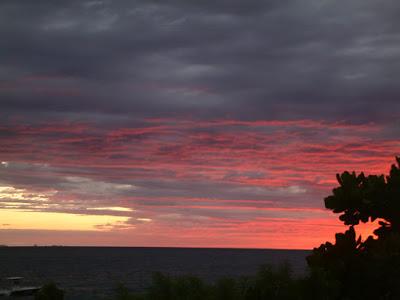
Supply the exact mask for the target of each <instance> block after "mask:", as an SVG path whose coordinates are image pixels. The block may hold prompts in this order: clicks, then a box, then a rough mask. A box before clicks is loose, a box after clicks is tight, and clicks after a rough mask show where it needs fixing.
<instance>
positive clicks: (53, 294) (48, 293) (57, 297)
mask: <svg viewBox="0 0 400 300" xmlns="http://www.w3.org/2000/svg"><path fill="white" fill-rule="evenodd" d="M63 299H64V291H63V290H61V289H59V288H58V287H57V286H56V284H55V283H48V284H45V285H44V286H42V288H41V289H40V290H39V292H37V293H36V295H35V300H63Z"/></svg>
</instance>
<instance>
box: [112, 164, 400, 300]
mask: <svg viewBox="0 0 400 300" xmlns="http://www.w3.org/2000/svg"><path fill="white" fill-rule="evenodd" d="M396 159H397V165H392V168H391V171H390V174H389V176H386V177H385V176H384V175H380V176H377V175H369V176H365V175H364V174H363V173H361V174H359V175H357V174H356V173H354V172H353V173H349V172H344V173H342V174H341V175H337V180H338V182H339V187H337V188H335V189H334V190H333V194H332V195H331V196H328V197H327V198H325V206H326V208H328V209H330V210H332V211H333V212H334V213H339V214H341V215H340V216H339V219H340V220H341V221H342V222H344V224H345V225H348V226H349V228H348V230H346V232H344V233H337V234H336V241H335V244H332V243H329V242H326V243H325V244H322V245H321V246H320V247H318V248H314V250H313V253H312V254H311V255H310V256H309V257H307V262H308V266H309V272H308V274H307V275H306V276H304V277H302V278H295V277H293V276H292V275H291V272H290V268H289V267H288V266H287V265H284V266H281V267H278V268H272V267H268V266H265V267H262V268H261V269H260V270H259V272H258V273H257V274H256V275H255V276H254V277H246V278H240V279H232V278H225V279H221V280H219V281H218V282H216V283H214V284H206V283H204V282H203V281H202V280H200V279H198V278H196V277H190V276H184V277H169V276H166V275H162V274H155V275H154V277H153V282H152V284H151V286H150V287H149V289H148V290H147V291H146V292H145V293H143V294H141V295H133V294H130V293H129V291H128V290H127V289H126V288H124V287H122V286H120V287H119V289H118V290H117V295H116V299H117V300H140V299H141V300H200V299H202V300H265V299H282V300H286V299H293V300H297V299H299V300H302V299H304V300H305V299H307V300H309V299H311V300H313V299H315V300H317V299H318V300H342V299H347V300H361V299H362V300H365V299H382V300H384V299H387V300H389V299H400V158H396ZM375 220H379V228H377V229H376V230H375V232H374V233H375V235H376V238H373V237H372V236H370V237H368V238H367V239H366V240H364V241H362V239H361V237H357V234H356V231H355V229H354V226H355V225H357V224H359V223H360V222H363V223H367V222H373V221H375Z"/></svg>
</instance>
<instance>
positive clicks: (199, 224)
mask: <svg viewBox="0 0 400 300" xmlns="http://www.w3.org/2000/svg"><path fill="white" fill-rule="evenodd" d="M399 14H400V5H399V3H398V1H395V0H384V1H376V0H350V1H340V2H338V1H333V0H332V1H331V0H308V1H296V0H291V1H286V0H270V1H255V0H254V1H253V0H246V1H236V0H229V1H228V0H226V1H211V0H202V1H190V0H189V1H183V0H181V1H178V0H171V1H168V0H167V1H128V0H126V1H111V0H110V1H107V0H93V1H51V0H48V1H22V0H20V1H15V0H2V1H1V2H0V244H8V245H32V244H38V245H51V244H61V245H104V246H111V245H112V246H176V247H182V246H186V247H245V248H249V247H263V248H302V249H307V248H312V247H314V246H318V245H319V244H320V243H322V242H325V241H326V240H332V239H333V238H334V233H335V232H338V231H342V230H343V228H344V227H343V226H342V225H341V223H340V222H339V221H338V220H337V216H334V215H332V214H331V213H330V212H329V211H327V210H325V209H324V205H323V198H324V197H325V196H328V195H329V194H330V191H331V190H332V188H333V187H335V186H336V185H337V183H336V180H335V174H336V173H338V172H342V171H345V170H349V171H353V170H354V171H357V172H359V171H365V172H366V173H367V174H370V173H388V171H389V168H390V165H391V164H392V163H393V162H394V157H395V155H399V154H400V139H399V136H400V119H399V117H400V85H399V82H398V79H399V78H400V27H399V26H400V23H399V21H398V16H399Z"/></svg>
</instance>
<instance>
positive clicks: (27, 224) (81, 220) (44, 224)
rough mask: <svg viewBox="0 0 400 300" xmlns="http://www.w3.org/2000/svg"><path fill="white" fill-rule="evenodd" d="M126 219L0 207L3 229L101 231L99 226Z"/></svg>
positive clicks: (125, 219)
mask: <svg viewBox="0 0 400 300" xmlns="http://www.w3.org/2000/svg"><path fill="white" fill-rule="evenodd" d="M128 219H129V218H128V217H119V216H104V215H102V216H98V215H75V214H67V213H56V212H37V211H25V210H13V209H0V220H1V224H4V225H3V226H1V225H0V228H3V229H5V228H7V229H38V230H79V231H87V230H89V231H101V226H104V225H107V226H109V227H112V226H113V225H114V224H115V225H118V224H121V223H125V222H126V221H128ZM98 226H100V227H98Z"/></svg>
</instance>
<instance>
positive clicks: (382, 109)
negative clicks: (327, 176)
mask: <svg viewBox="0 0 400 300" xmlns="http://www.w3.org/2000/svg"><path fill="white" fill-rule="evenodd" d="M399 8H400V5H399V4H398V3H397V2H396V1H382V2H379V3H378V2H376V1H372V0H367V1H365V0H363V1H361V0H352V1H346V3H337V2H334V1H316V0H315V1H314V0H312V1H306V2H304V1H302V2H300V1H264V2H260V1H233V2H232V1H217V2H215V1H201V2H198V1H185V2H182V1H68V2H62V3H61V2H54V1H40V3H38V2H36V1H35V2H22V1H2V2H1V4H0V37H1V39H0V49H1V60H0V99H1V100H0V106H1V111H2V113H3V114H4V115H21V114H22V115H25V116H26V117H30V118H38V117H40V118H41V117H43V116H46V117H48V118H50V116H53V117H54V116H57V117H60V116H63V117H64V118H76V119H84V118H88V116H90V118H93V119H95V120H97V119H98V118H99V117H100V116H104V115H115V114H117V115H119V116H129V117H149V116H152V117H153V116H163V115H169V116H171V115H172V116H183V115H184V114H185V115H187V114H190V116H192V117H199V118H204V117H206V118H218V117H223V118H226V117H230V118H239V119H276V118H284V119H302V118H312V119H329V120H347V121H353V122H366V121H376V122H382V121H387V120H388V119H389V120H392V119H395V118H396V117H398V114H397V111H398V110H399V108H400V107H399V105H400V102H399V101H398V97H399V95H400V88H399V87H398V84H397V82H396V78H397V77H398V76H399V75H400V74H399V73H400V66H399V62H398V61H399V56H400V51H398V50H399V47H400V39H399V30H398V28H399V26H398V25H399V24H398V21H397V15H398V14H397V13H398V11H399Z"/></svg>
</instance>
